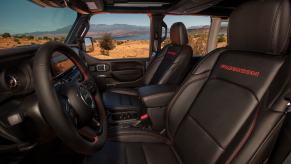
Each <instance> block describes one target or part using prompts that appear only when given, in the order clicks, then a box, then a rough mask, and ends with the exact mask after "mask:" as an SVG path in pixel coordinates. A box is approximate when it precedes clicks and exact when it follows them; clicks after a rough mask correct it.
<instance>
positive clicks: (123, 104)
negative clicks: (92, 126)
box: [102, 91, 142, 113]
mask: <svg viewBox="0 0 291 164" xmlns="http://www.w3.org/2000/svg"><path fill="white" fill-rule="evenodd" d="M102 98H103V103H104V107H105V108H106V109H107V110H109V111H110V112H127V111H136V112H138V113H139V112H141V109H142V104H141V102H140V100H139V98H138V97H137V96H134V95H127V94H120V93H116V92H110V91H109V92H104V93H103V95H102Z"/></svg>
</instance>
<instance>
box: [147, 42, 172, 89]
mask: <svg viewBox="0 0 291 164" xmlns="http://www.w3.org/2000/svg"><path fill="white" fill-rule="evenodd" d="M169 47H170V45H166V46H165V47H163V49H162V50H161V52H160V53H159V54H158V56H156V57H155V58H154V60H153V61H152V62H151V63H149V65H148V67H147V71H146V72H145V75H144V84H145V85H149V84H150V83H151V81H152V79H153V77H154V75H155V73H156V71H157V70H158V68H159V66H160V64H161V63H162V61H163V59H164V57H165V55H166V52H167V51H168V48H169Z"/></svg>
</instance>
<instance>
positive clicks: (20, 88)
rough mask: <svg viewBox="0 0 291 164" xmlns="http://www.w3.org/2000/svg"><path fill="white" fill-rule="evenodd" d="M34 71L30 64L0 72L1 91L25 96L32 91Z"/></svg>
mask: <svg viewBox="0 0 291 164" xmlns="http://www.w3.org/2000/svg"><path fill="white" fill-rule="evenodd" d="M32 88H33V87H32V70H31V67H30V65H29V64H22V65H18V66H8V67H5V68H2V69H1V70H0V91H2V92H4V93H5V92H10V93H13V94H24V93H27V92H30V91H32Z"/></svg>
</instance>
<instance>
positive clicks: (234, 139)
mask: <svg viewBox="0 0 291 164" xmlns="http://www.w3.org/2000/svg"><path fill="white" fill-rule="evenodd" d="M289 5H290V4H289V3H288V1H287V0H279V1H265V2H261V1H258V2H250V3H247V4H245V5H242V6H241V7H239V8H238V9H237V11H236V12H234V13H233V15H232V16H231V19H230V24H232V23H233V22H234V23H236V22H238V21H240V26H241V27H238V26H233V25H231V26H229V28H230V29H229V37H230V40H229V41H230V43H229V44H230V47H229V48H224V49H217V50H215V51H213V52H211V53H209V54H208V55H207V56H206V57H205V58H204V59H203V60H202V61H201V62H200V63H199V65H198V66H197V67H196V68H195V69H194V70H193V71H192V72H191V73H190V74H189V76H188V77H187V79H186V81H185V82H184V83H183V85H182V87H181V88H180V89H179V91H178V92H177V93H176V95H175V97H174V98H173V99H172V101H171V103H170V104H169V106H168V111H167V121H166V124H167V125H166V130H167V137H168V139H169V142H170V144H168V143H162V144H159V143H153V144H149V143H147V142H146V143H143V142H142V141H138V142H133V143H134V144H136V145H135V146H136V149H133V148H132V147H131V146H132V144H133V143H132V142H128V141H124V142H115V143H114V144H116V145H119V146H125V147H126V146H129V147H130V148H129V147H128V148H129V149H130V150H129V149H128V148H124V149H123V151H121V150H120V151H117V152H115V153H118V154H119V155H121V156H122V157H123V158H126V161H130V162H128V163H131V162H132V161H134V163H136V164H142V163H167V162H171V161H174V163H183V164H192V163H205V164H212V163H227V164H229V163H238V164H240V163H254V164H256V163H266V162H267V159H268V155H269V154H270V153H271V150H272V147H273V145H274V142H275V141H276V136H277V135H278V132H279V131H280V127H281V126H282V122H283V120H284V117H285V113H284V110H285V108H286V104H287V102H286V101H285V100H284V95H283V93H284V90H285V89H286V87H287V86H288V85H290V81H289V79H290V77H288V76H286V74H284V73H283V74H282V72H286V71H287V72H288V71H289V69H290V57H291V56H287V55H284V53H283V52H284V51H283V50H284V49H285V48H286V47H285V46H281V45H277V44H275V43H273V42H272V44H271V42H270V41H271V40H277V41H278V42H280V43H283V42H282V41H285V40H287V39H288V35H284V36H283V35H282V36H281V37H279V38H280V39H278V35H277V34H278V31H280V33H285V34H286V33H287V32H288V27H289V24H287V23H279V24H276V22H280V21H283V18H282V17H281V16H282V15H286V17H284V21H286V22H289V20H290V17H289V15H290V9H289ZM286 6H287V7H286ZM254 7H255V8H256V9H257V10H258V13H259V14H257V13H256V12H253V10H254ZM261 12H262V13H261ZM282 12H284V13H282ZM263 13H265V14H266V15H268V16H269V17H265V15H264V14H263ZM242 15H246V17H247V18H251V20H260V19H264V21H263V22H264V26H261V25H260V28H261V30H262V31H268V29H270V27H273V25H274V24H276V28H275V29H276V30H275V31H270V32H271V33H272V34H266V35H262V34H261V33H260V32H258V33H252V32H249V31H244V30H241V31H237V29H232V28H239V29H248V28H249V29H252V28H251V27H253V28H254V29H256V28H257V27H256V26H257V24H256V23H251V24H250V23H249V22H248V19H242ZM252 17H253V18H252ZM243 18H244V17H243ZM234 31H236V33H241V34H236V33H234ZM244 34H245V35H247V36H246V37H243V35H244ZM249 34H252V36H248V35H249ZM246 38H249V39H250V40H246ZM246 41H248V42H251V43H245V42H246ZM256 42H262V43H256ZM269 42H270V43H269ZM238 43H241V44H242V45H239V44H238ZM262 45H264V46H266V47H264V46H262ZM234 49H235V50H234ZM250 50H251V51H250ZM271 52H272V53H275V52H277V53H276V54H270V53H271ZM133 133H134V132H133ZM123 137H124V136H123ZM149 145H150V146H149ZM161 145H163V146H162V147H161ZM143 146H146V147H147V146H149V147H150V148H146V149H145V148H144V147H143ZM117 147H118V146H117ZM151 148H152V149H151ZM109 149H110V148H109ZM111 150H116V149H113V148H112V149H111ZM133 151H134V152H135V153H132V152H133ZM104 153H105V152H102V151H101V152H98V153H96V156H95V157H97V156H99V157H100V156H101V157H102V156H103V155H104V156H106V155H105V154H104ZM148 153H149V154H150V155H148ZM152 153H154V154H155V155H152ZM107 155H108V154H107ZM91 159H92V161H94V156H93V157H91V158H88V159H87V161H90V162H91ZM168 159H171V161H167V160H168ZM101 161H102V160H101ZM95 162H96V163H97V162H99V161H98V160H95ZM100 163H104V164H105V163H107V164H108V163H110V162H107V161H104V160H103V161H102V162H100ZM116 163H122V162H121V161H117V162H116ZM110 164H113V163H110Z"/></svg>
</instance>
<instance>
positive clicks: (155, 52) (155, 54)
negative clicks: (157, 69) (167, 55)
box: [146, 33, 159, 68]
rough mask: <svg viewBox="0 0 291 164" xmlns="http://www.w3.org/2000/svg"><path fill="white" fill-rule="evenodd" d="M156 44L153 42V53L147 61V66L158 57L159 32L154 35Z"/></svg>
mask: <svg viewBox="0 0 291 164" xmlns="http://www.w3.org/2000/svg"><path fill="white" fill-rule="evenodd" d="M154 37H155V38H154V44H153V53H152V55H151V57H150V60H149V61H148V63H147V66H146V68H147V67H148V66H149V65H150V64H151V63H152V61H153V60H154V59H155V58H156V56H157V54H158V51H159V50H158V49H159V47H158V46H159V36H158V34H157V33H156V34H155V36H154Z"/></svg>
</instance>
